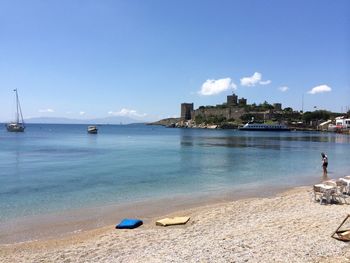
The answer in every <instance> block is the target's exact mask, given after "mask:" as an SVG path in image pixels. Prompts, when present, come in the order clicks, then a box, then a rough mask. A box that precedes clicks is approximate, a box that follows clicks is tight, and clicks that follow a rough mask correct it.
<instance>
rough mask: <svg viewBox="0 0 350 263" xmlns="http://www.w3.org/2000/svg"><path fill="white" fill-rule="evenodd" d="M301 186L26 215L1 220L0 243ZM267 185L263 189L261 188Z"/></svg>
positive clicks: (38, 238) (253, 188)
mask: <svg viewBox="0 0 350 263" xmlns="http://www.w3.org/2000/svg"><path fill="white" fill-rule="evenodd" d="M300 186H302V185H292V186H282V185H269V186H267V185H259V184H258V185H249V186H248V187H247V186H245V187H244V188H243V189H235V190H232V191H230V190H226V191H224V192H220V193H216V194H213V193H209V192H208V193H204V194H199V193H197V194H195V195H192V194H187V195H177V196H172V197H168V198H164V197H161V198H156V199H147V200H142V201H134V202H130V203H126V204H108V205H104V206H96V207H86V208H79V209H74V210H68V211H61V212H55V213H50V214H42V215H35V216H24V217H19V218H13V219H9V220H7V221H5V222H0V246H1V245H15V244H17V243H26V242H36V241H45V240H50V239H60V238H65V237H67V236H71V235H75V234H76V233H81V232H86V231H91V230H92V231H93V230H97V229H100V228H104V227H106V226H111V225H113V224H114V225H115V224H117V223H118V222H120V221H121V220H122V219H123V218H127V217H129V218H130V217H135V218H140V219H141V220H143V221H144V223H149V222H151V220H152V219H153V218H156V217H161V216H164V215H168V214H172V213H176V212H178V211H185V210H188V209H195V208H198V207H202V206H207V205H216V204H220V203H225V202H231V201H237V200H242V199H247V198H261V197H271V196H275V195H276V194H279V193H281V192H284V191H287V190H290V189H293V188H295V187H300ZM261 188H264V191H263V192H262V191H260V190H261Z"/></svg>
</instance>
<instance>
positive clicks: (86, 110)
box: [0, 0, 350, 121]
mask: <svg viewBox="0 0 350 263" xmlns="http://www.w3.org/2000/svg"><path fill="white" fill-rule="evenodd" d="M14 88H17V89H18V90H19V94H20V98H21V102H22V108H23V111H24V115H25V117H35V116H53V117H54V116H56V117H57V116H60V117H69V118H96V117H106V116H112V115H123V116H131V117H135V118H139V119H146V120H149V119H158V118H164V117H169V116H178V115H179V111H180V103H182V102H194V104H195V108H197V107H199V106H200V105H211V104H218V103H222V102H224V101H225V100H226V96H227V95H228V94H230V93H232V91H233V90H234V92H235V93H236V94H238V95H239V97H242V96H243V97H245V98H247V99H248V103H252V102H256V103H261V102H263V101H264V100H267V101H268V102H271V103H273V102H282V104H283V106H284V107H287V106H291V107H293V108H295V109H299V110H300V109H301V100H302V96H303V94H304V109H305V110H312V109H313V107H314V106H317V108H318V109H328V110H333V111H341V109H343V110H344V109H345V107H349V108H350V1H345V0H344V1H341V0H337V1H324V0H318V1H311V0H310V1H297V0H293V1H287V0H285V1H279V0H274V1H260V0H255V1H249V0H242V1H233V0H229V1H223V0H220V1H214V0H212V1H205V0H196V1H189V0H176V1H170V0H168V1H164V0H149V1H146V0H142V1H141V0H139V1H133V0H124V1H117V0H114V1H107V0H101V1H88V0H84V1H83V0H82V1H78V0H74V1H72V0H61V1H49V0H48V1H43V0H42V1H35V0H31V1H17V0H11V1H10V0H9V1H4V0H2V1H0V109H1V110H0V121H1V120H2V121H5V120H9V119H11V118H12V116H13V113H12V112H13V109H14V107H13V104H14V100H13V92H12V90H13V89H14ZM313 88H315V89H314V90H313V91H312V89H313Z"/></svg>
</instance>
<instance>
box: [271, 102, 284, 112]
mask: <svg viewBox="0 0 350 263" xmlns="http://www.w3.org/2000/svg"><path fill="white" fill-rule="evenodd" d="M273 108H274V110H278V111H281V110H282V103H274V104H273Z"/></svg>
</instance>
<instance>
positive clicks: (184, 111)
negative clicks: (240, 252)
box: [181, 103, 193, 121]
mask: <svg viewBox="0 0 350 263" xmlns="http://www.w3.org/2000/svg"><path fill="white" fill-rule="evenodd" d="M192 111H193V103H181V119H183V120H186V121H187V120H190V119H191V118H192V114H191V112H192Z"/></svg>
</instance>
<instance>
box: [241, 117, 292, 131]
mask: <svg viewBox="0 0 350 263" xmlns="http://www.w3.org/2000/svg"><path fill="white" fill-rule="evenodd" d="M239 129H240V130H242V131H290V129H289V128H288V127H287V126H286V125H284V124H267V123H254V119H252V120H251V121H250V122H248V123H247V124H245V125H244V126H243V127H240V128H239Z"/></svg>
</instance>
